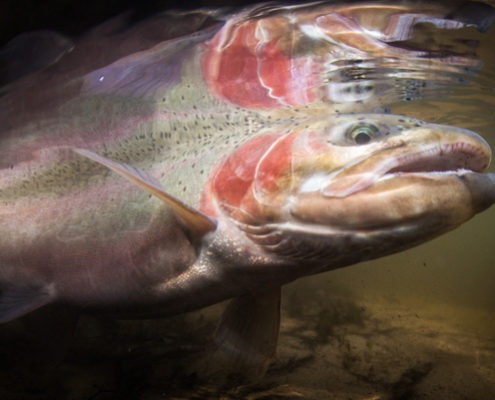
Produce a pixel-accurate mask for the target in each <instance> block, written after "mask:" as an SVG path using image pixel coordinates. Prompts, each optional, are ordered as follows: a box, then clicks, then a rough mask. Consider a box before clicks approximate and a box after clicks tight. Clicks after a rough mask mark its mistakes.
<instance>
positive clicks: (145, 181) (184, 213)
mask: <svg viewBox="0 0 495 400" xmlns="http://www.w3.org/2000/svg"><path fill="white" fill-rule="evenodd" d="M74 151H75V152H76V153H78V154H80V155H82V156H84V157H87V158H89V159H91V160H93V161H96V162H98V163H100V164H102V165H104V166H105V167H107V168H109V169H111V170H112V171H115V172H117V173H118V174H120V175H122V176H123V177H124V178H126V179H128V180H129V181H131V182H132V183H134V184H136V185H137V186H139V187H140V188H142V189H144V190H146V191H147V192H148V193H150V194H152V195H154V196H156V197H158V198H159V199H160V200H162V201H163V202H164V203H165V204H167V205H168V206H169V207H170V208H171V209H172V210H173V211H174V212H175V214H176V215H177V216H178V217H179V218H180V220H181V222H182V223H183V224H184V225H185V227H186V228H187V229H188V230H189V231H190V232H191V233H192V234H193V235H194V236H196V237H202V236H203V235H205V234H206V233H208V232H212V231H214V230H215V229H216V222H215V221H214V220H212V219H211V218H209V217H208V216H207V215H205V214H203V213H202V212H200V211H198V210H196V209H194V208H192V207H189V206H188V205H187V204H184V203H183V202H182V201H180V200H179V199H176V198H175V197H173V196H171V195H169V194H168V193H167V192H166V191H165V189H164V188H163V187H162V185H161V184H160V182H158V181H157V180H156V179H155V178H153V177H152V176H150V175H148V174H147V173H146V172H144V171H141V170H139V169H137V168H134V167H131V166H130V165H128V164H125V163H120V162H116V161H112V160H109V159H108V158H105V157H103V156H100V155H98V154H96V153H93V152H92V151H89V150H84V149H74Z"/></svg>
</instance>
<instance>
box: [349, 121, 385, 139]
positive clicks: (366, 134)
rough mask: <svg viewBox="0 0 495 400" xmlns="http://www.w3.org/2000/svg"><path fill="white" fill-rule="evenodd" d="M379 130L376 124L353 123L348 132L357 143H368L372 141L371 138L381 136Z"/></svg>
mask: <svg viewBox="0 0 495 400" xmlns="http://www.w3.org/2000/svg"><path fill="white" fill-rule="evenodd" d="M379 133H380V132H379V130H378V128H377V127H376V126H375V125H372V124H367V123H360V124H357V125H353V126H352V127H351V128H350V129H349V131H348V133H347V137H349V138H350V139H351V140H352V141H353V142H354V143H356V144H366V143H369V142H370V141H371V139H373V138H375V137H377V136H379Z"/></svg>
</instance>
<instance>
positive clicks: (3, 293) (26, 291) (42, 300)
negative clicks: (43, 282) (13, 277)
mask: <svg viewBox="0 0 495 400" xmlns="http://www.w3.org/2000/svg"><path fill="white" fill-rule="evenodd" d="M52 300H53V294H52V291H51V290H50V287H32V286H27V287H8V288H2V289H0V323H3V322H8V321H11V320H13V319H15V318H18V317H21V316H23V315H24V314H27V313H29V312H31V311H34V310H36V309H37V308H40V307H42V306H44V305H46V304H48V303H50V302H51V301H52Z"/></svg>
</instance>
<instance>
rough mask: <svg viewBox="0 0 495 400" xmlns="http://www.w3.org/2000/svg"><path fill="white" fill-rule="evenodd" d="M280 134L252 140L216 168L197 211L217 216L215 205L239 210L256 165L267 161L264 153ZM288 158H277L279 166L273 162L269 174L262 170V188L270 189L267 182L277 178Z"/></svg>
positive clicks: (252, 178)
mask: <svg viewBox="0 0 495 400" xmlns="http://www.w3.org/2000/svg"><path fill="white" fill-rule="evenodd" d="M282 135H283V133H269V134H265V135H261V136H258V137H255V138H253V139H251V140H249V141H248V142H246V143H244V144H243V145H242V146H241V147H239V148H238V149H237V150H236V151H234V152H233V153H232V154H231V155H230V156H229V157H227V159H225V160H224V161H222V162H221V163H220V164H219V165H217V166H216V167H215V169H214V170H213V173H212V174H211V176H210V178H209V181H208V184H207V185H206V188H205V190H204V191H203V194H202V199H201V204H200V209H201V211H203V212H204V213H205V214H208V215H210V216H215V215H216V214H217V212H216V207H215V203H216V204H218V205H219V206H220V207H222V206H226V207H227V208H229V209H231V208H239V207H241V206H242V204H243V201H244V200H245V198H246V196H247V194H248V191H249V189H250V188H251V186H252V184H253V181H254V179H255V174H256V169H257V168H258V164H259V163H260V161H261V160H262V159H263V162H267V163H268V162H269V161H268V160H265V159H264V156H265V154H267V152H269V153H271V151H272V150H271V149H270V147H271V146H272V145H273V144H274V143H275V142H276V141H277V140H278V139H279V138H280V137H282ZM287 158H288V157H283V158H280V160H279V165H277V163H272V162H271V161H270V165H269V164H266V166H267V168H269V167H271V168H274V170H273V171H271V172H268V171H264V170H265V168H264V169H263V173H262V175H263V177H262V180H265V179H266V182H263V187H265V185H266V186H267V188H268V187H272V186H273V185H272V184H270V183H269V182H273V181H274V180H275V179H276V174H277V172H276V171H281V170H282V169H283V164H284V163H287Z"/></svg>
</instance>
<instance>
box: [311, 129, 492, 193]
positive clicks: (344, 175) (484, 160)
mask: <svg viewBox="0 0 495 400" xmlns="http://www.w3.org/2000/svg"><path fill="white" fill-rule="evenodd" d="M459 130H460V133H461V134H462V137H461V138H459V137H454V138H452V137H446V138H441V139H440V140H438V141H433V142H426V143H414V142H413V143H406V142H402V143H397V144H392V145H391V146H390V147H388V148H386V149H384V150H380V151H377V152H376V153H372V154H371V155H370V156H369V157H367V158H365V159H363V160H361V161H359V162H357V163H351V165H350V166H347V167H344V168H342V169H340V170H339V171H337V173H333V174H331V175H328V176H327V178H329V179H328V180H327V182H326V184H325V185H323V187H321V194H322V195H323V196H325V197H337V198H344V197H347V196H350V195H353V194H355V193H357V192H360V191H362V190H366V189H368V188H370V187H371V186H373V185H375V184H377V183H378V182H380V181H384V180H389V179H394V178H399V177H400V178H407V177H419V176H424V177H434V176H436V177H437V178H439V177H440V176H448V175H464V174H466V173H481V172H483V171H484V170H485V169H486V168H488V166H489V164H490V160H491V150H490V146H489V145H488V143H487V142H486V141H485V140H484V139H483V138H482V137H480V136H478V135H477V134H475V133H473V132H470V131H466V130H461V129H459ZM456 133H458V132H456ZM458 136H461V135H458ZM303 191H304V190H303Z"/></svg>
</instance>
